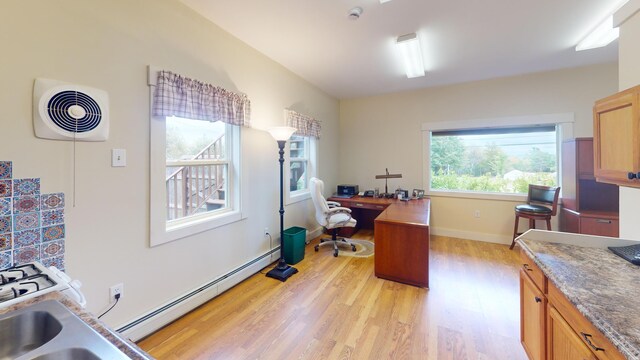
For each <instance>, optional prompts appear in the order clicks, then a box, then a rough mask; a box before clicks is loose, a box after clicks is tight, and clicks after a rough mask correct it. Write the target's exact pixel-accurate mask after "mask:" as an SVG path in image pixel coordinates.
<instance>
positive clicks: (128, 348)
mask: <svg viewBox="0 0 640 360" xmlns="http://www.w3.org/2000/svg"><path fill="white" fill-rule="evenodd" d="M46 300H56V301H58V302H60V303H62V304H63V305H65V306H66V307H67V308H68V309H69V310H71V311H72V312H73V313H74V314H76V315H77V316H78V317H79V318H80V319H82V320H83V321H84V322H85V323H86V324H87V325H89V326H90V327H91V328H93V329H94V330H95V331H97V332H98V333H99V334H100V335H102V336H103V337H104V338H106V339H107V340H109V341H110V342H111V343H112V344H113V345H115V346H116V347H117V348H118V349H120V351H122V352H123V353H124V354H125V355H127V356H128V357H129V358H131V359H134V360H151V359H153V357H151V355H149V354H147V353H145V352H144V351H143V350H142V349H140V348H139V347H138V346H137V345H135V344H134V343H132V342H131V341H129V340H127V339H125V338H123V337H122V336H121V335H119V334H118V333H116V332H115V331H113V330H111V329H110V328H109V327H108V326H107V325H106V324H105V323H103V322H102V321H100V320H98V318H97V317H95V316H94V315H93V314H91V313H90V312H88V311H86V310H84V309H82V308H81V307H80V306H78V304H77V303H76V302H75V301H73V300H71V299H70V298H68V297H67V296H65V295H64V294H62V293H60V292H58V291H53V292H50V293H46V294H44V295H41V296H38V297H34V298H31V299H28V300H25V301H22V302H19V303H17V304H14V305H11V306H8V307H6V308H2V309H0V315H2V314H6V313H8V312H11V311H14V310H19V309H22V308H24V307H27V306H29V305H32V304H35V303H38V302H42V301H46Z"/></svg>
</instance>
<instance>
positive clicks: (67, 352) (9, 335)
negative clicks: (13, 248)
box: [0, 300, 129, 360]
mask: <svg viewBox="0 0 640 360" xmlns="http://www.w3.org/2000/svg"><path fill="white" fill-rule="evenodd" d="M4 359H16V360H36V359H37V360H67V359H70V360H71V359H72V360H99V359H109V360H118V359H129V357H127V356H126V355H125V354H124V353H123V352H121V351H120V350H119V349H118V348H117V347H116V346H114V345H113V344H111V342H109V341H108V340H107V339H105V338H104V337H102V336H101V335H100V334H99V333H98V332H96V331H95V330H94V329H93V328H91V327H90V326H89V325H87V324H86V323H85V322H84V321H82V320H81V319H80V318H78V317H77V316H76V315H75V314H74V313H72V312H71V311H70V310H69V309H67V307H66V306H64V305H62V304H61V303H59V302H57V301H55V300H48V301H43V302H40V303H36V304H33V305H30V306H27V307H25V308H22V309H20V310H16V311H13V312H10V313H7V314H4V315H0V360H4Z"/></svg>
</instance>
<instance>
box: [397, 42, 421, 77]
mask: <svg viewBox="0 0 640 360" xmlns="http://www.w3.org/2000/svg"><path fill="white" fill-rule="evenodd" d="M396 44H398V49H399V50H400V55H401V56H402V61H403V62H404V69H405V71H406V73H407V77H408V78H415V77H420V76H424V74H425V73H424V63H423V61H422V51H421V50H420V41H419V40H418V36H417V35H416V33H411V34H407V35H402V36H400V37H398V41H397V42H396Z"/></svg>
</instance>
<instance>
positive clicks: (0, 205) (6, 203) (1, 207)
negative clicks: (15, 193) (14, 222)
mask: <svg viewBox="0 0 640 360" xmlns="http://www.w3.org/2000/svg"><path fill="white" fill-rule="evenodd" d="M4 215H11V198H0V216H4Z"/></svg>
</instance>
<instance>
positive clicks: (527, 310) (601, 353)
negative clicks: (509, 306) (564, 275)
mask: <svg viewBox="0 0 640 360" xmlns="http://www.w3.org/2000/svg"><path fill="white" fill-rule="evenodd" d="M520 259H521V262H522V266H521V268H520V339H521V342H522V346H523V347H524V350H525V352H526V353H527V356H528V357H529V359H531V360H540V359H546V360H576V359H586V360H623V359H624V356H623V355H622V354H621V353H620V352H619V351H618V350H617V349H616V348H615V346H613V344H612V343H611V342H610V341H609V340H608V339H607V338H606V337H605V336H604V335H603V334H602V333H601V332H600V331H599V330H598V329H596V328H595V326H594V325H593V324H591V323H590V322H589V321H588V320H587V319H586V318H585V317H584V316H583V315H582V314H581V313H580V312H579V311H578V309H576V308H575V306H573V305H572V304H571V303H570V302H569V300H568V299H567V298H566V297H565V296H564V295H563V294H562V292H561V291H560V290H559V289H558V288H557V287H556V286H555V285H554V284H553V283H552V282H550V281H549V280H548V279H547V277H546V276H545V275H544V273H543V272H542V270H541V269H540V268H539V267H538V266H536V264H535V263H534V261H533V260H531V259H530V258H529V257H528V256H527V255H526V253H525V252H524V250H521V251H520Z"/></svg>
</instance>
